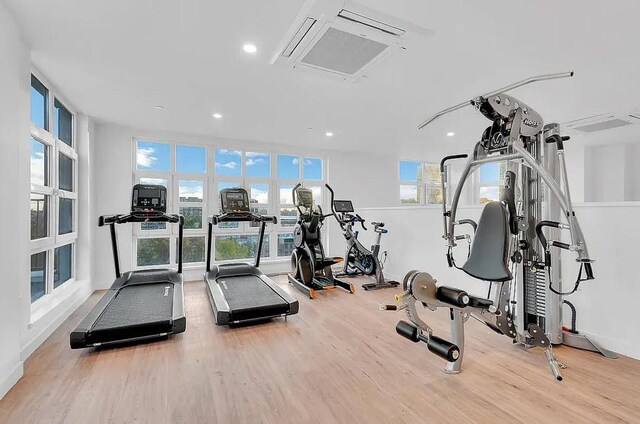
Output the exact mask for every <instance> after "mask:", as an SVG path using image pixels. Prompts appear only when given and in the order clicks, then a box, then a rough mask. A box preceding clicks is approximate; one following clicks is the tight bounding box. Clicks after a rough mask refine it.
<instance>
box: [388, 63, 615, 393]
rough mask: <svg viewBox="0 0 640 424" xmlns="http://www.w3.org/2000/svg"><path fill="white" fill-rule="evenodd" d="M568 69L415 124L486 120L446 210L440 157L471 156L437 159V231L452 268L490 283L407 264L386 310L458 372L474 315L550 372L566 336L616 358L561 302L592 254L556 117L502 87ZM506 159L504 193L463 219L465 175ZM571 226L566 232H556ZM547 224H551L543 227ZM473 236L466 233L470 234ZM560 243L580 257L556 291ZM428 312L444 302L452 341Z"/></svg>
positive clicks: (403, 331) (587, 271)
mask: <svg viewBox="0 0 640 424" xmlns="http://www.w3.org/2000/svg"><path fill="white" fill-rule="evenodd" d="M571 76H573V72H567V73H560V74H551V75H542V76H537V77H532V78H529V79H526V80H523V81H520V82H517V83H515V84H512V85H510V86H507V87H504V88H501V89H499V90H496V91H493V92H491V93H488V94H485V95H483V96H479V97H476V98H474V99H472V100H470V101H468V102H464V103H460V104H458V105H456V106H453V107H450V108H448V109H445V110H443V111H441V112H439V113H437V114H435V115H434V116H432V117H431V118H429V119H427V120H426V121H425V122H423V123H422V124H421V125H420V127H419V128H424V127H425V126H426V125H428V124H430V123H431V122H433V121H434V120H435V119H437V118H439V117H440V116H443V115H445V114H448V113H450V112H453V111H455V110H458V109H461V108H463V107H465V106H469V105H471V106H473V107H474V108H475V109H476V110H477V111H479V112H480V113H481V114H482V115H483V116H485V117H486V118H487V119H489V120H490V121H491V122H492V123H491V125H490V126H489V127H488V128H487V129H486V130H485V131H484V132H483V134H482V138H481V140H480V141H479V142H478V143H477V144H476V146H475V148H474V150H473V153H472V154H471V157H470V158H469V159H468V161H467V163H466V165H465V167H464V169H463V171H462V175H461V177H460V181H459V182H458V185H457V187H456V189H455V192H454V193H453V197H452V198H451V204H450V207H449V208H447V191H446V190H447V188H449V187H448V184H447V172H446V162H447V161H449V160H453V159H461V158H467V157H468V155H466V154H463V155H454V156H448V157H446V158H444V159H443V160H442V162H441V165H440V171H441V176H442V193H443V198H444V202H443V220H444V235H443V238H444V239H445V241H446V244H447V260H448V263H449V266H450V267H456V268H458V269H461V270H463V271H464V272H466V273H467V274H468V275H470V276H472V277H474V278H476V279H478V280H483V281H487V282H489V283H490V289H489V294H488V296H487V298H481V297H476V296H472V295H470V294H468V293H467V292H465V291H464V290H461V289H458V288H454V287H446V286H439V285H436V280H435V279H434V278H432V277H431V275H429V274H428V273H426V272H418V271H411V272H409V273H408V274H407V275H406V276H405V278H404V281H403V290H404V293H403V294H401V295H398V296H397V297H396V299H397V300H398V301H399V302H401V303H400V305H399V306H397V305H386V306H382V309H392V310H396V309H404V310H405V311H406V314H407V317H408V318H409V320H410V321H411V323H409V322H406V321H400V322H399V323H398V325H397V327H396V330H397V332H398V333H399V334H400V335H402V336H404V337H406V338H408V339H409V340H412V341H414V342H420V341H422V342H425V343H426V344H427V347H428V349H429V350H430V351H432V352H434V353H436V354H437V355H439V356H441V357H442V358H444V359H446V360H447V361H448V363H447V365H446V367H445V370H444V371H445V372H447V373H458V372H460V369H461V365H462V359H463V352H464V324H465V322H466V321H467V320H468V319H469V318H470V317H473V318H475V319H477V320H478V321H480V322H482V323H484V324H485V325H487V326H488V327H489V328H491V329H492V330H494V331H495V332H497V333H499V334H503V335H505V336H507V337H510V338H512V339H513V342H514V343H520V344H523V345H525V346H526V347H541V348H544V349H545V355H546V358H547V361H548V363H549V366H550V367H551V371H552V373H553V375H554V376H555V377H556V379H558V380H562V376H561V374H560V368H564V366H563V365H562V364H560V363H559V362H557V361H556V358H555V357H554V354H553V350H552V347H553V345H559V344H565V345H568V346H573V347H576V348H580V349H587V350H592V351H597V352H600V353H602V354H603V355H605V356H607V357H610V358H615V357H616V355H615V353H613V352H610V351H608V350H606V349H604V348H603V347H601V346H599V345H598V344H597V343H595V342H594V341H592V340H589V339H588V338H587V337H586V336H585V335H582V334H579V333H578V332H577V331H576V329H575V313H576V312H575V308H574V307H573V305H572V304H571V303H569V302H568V301H566V300H563V297H564V296H568V295H570V294H572V293H574V292H575V291H576V290H577V289H578V287H579V285H580V283H581V282H583V281H586V280H591V279H593V278H594V275H593V271H592V266H591V264H592V262H593V261H592V260H591V257H590V256H589V251H588V249H587V243H586V241H585V238H584V236H583V234H582V230H581V229H580V224H579V223H578V218H577V216H576V213H575V211H574V209H573V206H572V203H571V195H570V192H569V182H568V178H567V169H566V165H565V159H564V142H565V141H567V140H568V139H569V137H563V136H561V135H560V128H559V126H558V124H547V125H544V123H543V120H542V118H541V117H540V115H539V114H538V113H537V112H535V111H534V110H533V109H532V108H531V107H529V106H527V105H526V104H524V103H523V102H521V101H519V100H517V99H515V98H514V97H512V96H510V95H508V94H506V92H508V91H510V90H513V89H515V88H517V87H521V86H523V85H526V84H530V83H533V82H538V81H544V80H550V79H557V78H567V77H571ZM505 161H506V162H507V168H506V169H507V170H506V171H505V177H504V179H505V185H504V187H503V188H502V189H501V192H502V193H501V199H500V201H494V202H490V203H488V204H486V206H485V207H484V209H483V211H482V214H481V217H480V220H479V221H478V222H477V223H476V222H474V221H473V220H470V219H459V218H458V216H457V211H458V203H459V200H460V196H461V193H462V189H463V186H464V183H465V182H466V181H467V179H468V178H469V176H470V175H471V174H472V172H473V171H474V170H475V169H476V168H478V167H479V166H480V165H483V164H486V163H492V162H505ZM461 225H468V227H467V228H470V229H471V228H472V229H473V233H474V234H473V236H471V235H470V234H456V229H457V228H458V227H459V226H461ZM561 230H566V231H567V232H568V235H569V237H568V239H563V238H562V237H561ZM545 231H546V232H547V233H546V235H545ZM461 240H468V241H469V243H472V244H471V249H470V251H469V256H468V258H467V260H466V262H465V263H464V265H462V266H461V267H459V266H458V265H457V264H456V261H455V259H454V255H453V251H454V247H455V246H456V245H457V243H458V242H460V241H461ZM471 240H472V241H471ZM555 249H563V250H566V251H570V252H573V253H575V255H576V262H577V264H578V265H579V272H578V277H577V279H576V281H575V284H574V286H573V288H572V290H569V291H566V292H564V291H563V289H562V278H561V277H562V275H561V266H560V265H561V264H560V255H559V253H558V252H552V251H553V250H555ZM418 304H422V305H423V306H425V307H426V308H428V309H430V310H436V309H437V308H439V307H443V308H448V309H450V317H451V341H447V340H444V339H441V338H439V337H437V336H435V335H433V330H432V329H431V327H429V325H428V324H427V323H426V322H425V321H423V320H422V319H421V318H420V316H419V315H418V310H417V305H418ZM563 304H566V305H567V306H568V307H569V308H571V311H572V313H573V317H572V325H571V328H563V325H562V322H563V320H562V308H563Z"/></svg>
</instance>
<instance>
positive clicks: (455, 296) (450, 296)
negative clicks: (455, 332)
mask: <svg viewBox="0 0 640 424" xmlns="http://www.w3.org/2000/svg"><path fill="white" fill-rule="evenodd" d="M436 297H437V299H438V300H439V301H441V302H443V303H448V304H449V305H453V306H457V307H459V308H465V307H467V306H468V305H469V295H468V294H467V292H465V291H464V290H459V289H454V288H452V287H446V286H441V287H438V290H437V291H436Z"/></svg>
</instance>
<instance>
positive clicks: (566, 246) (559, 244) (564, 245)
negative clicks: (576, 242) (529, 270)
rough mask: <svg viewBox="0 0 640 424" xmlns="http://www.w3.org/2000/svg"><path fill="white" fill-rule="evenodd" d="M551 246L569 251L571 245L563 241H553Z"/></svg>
mask: <svg viewBox="0 0 640 424" xmlns="http://www.w3.org/2000/svg"><path fill="white" fill-rule="evenodd" d="M551 246H555V247H559V248H560V249H564V250H569V244H568V243H563V242H561V241H552V242H551Z"/></svg>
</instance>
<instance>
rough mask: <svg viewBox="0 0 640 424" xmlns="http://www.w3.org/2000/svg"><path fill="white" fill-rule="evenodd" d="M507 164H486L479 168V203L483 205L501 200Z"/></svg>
mask: <svg viewBox="0 0 640 424" xmlns="http://www.w3.org/2000/svg"><path fill="white" fill-rule="evenodd" d="M506 170H507V163H506V162H498V163H485V164H483V165H480V167H479V168H478V201H479V202H480V203H481V204H485V203H489V202H492V201H497V200H500V189H501V187H502V186H503V185H504V173H505V171H506Z"/></svg>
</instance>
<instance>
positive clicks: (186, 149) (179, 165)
mask: <svg viewBox="0 0 640 424" xmlns="http://www.w3.org/2000/svg"><path fill="white" fill-rule="evenodd" d="M206 169H207V154H206V151H205V148H204V147H194V146H180V145H178V146H176V172H188V173H192V174H204V173H205V171H206Z"/></svg>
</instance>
